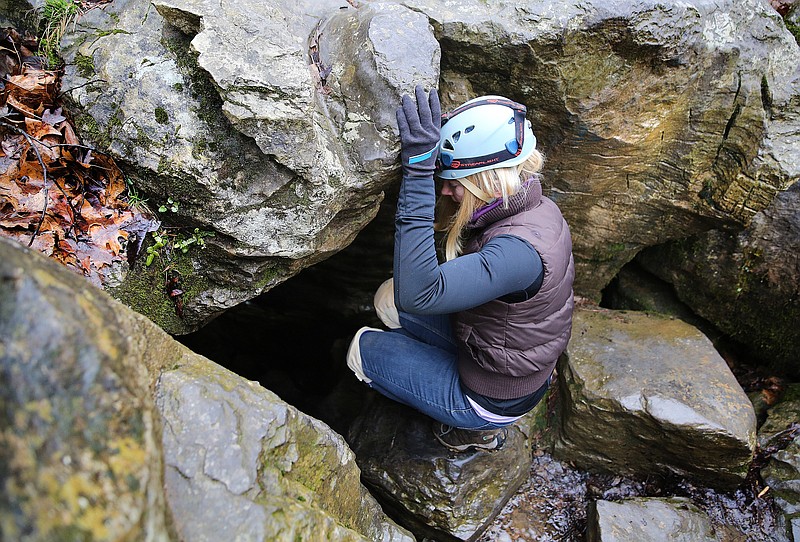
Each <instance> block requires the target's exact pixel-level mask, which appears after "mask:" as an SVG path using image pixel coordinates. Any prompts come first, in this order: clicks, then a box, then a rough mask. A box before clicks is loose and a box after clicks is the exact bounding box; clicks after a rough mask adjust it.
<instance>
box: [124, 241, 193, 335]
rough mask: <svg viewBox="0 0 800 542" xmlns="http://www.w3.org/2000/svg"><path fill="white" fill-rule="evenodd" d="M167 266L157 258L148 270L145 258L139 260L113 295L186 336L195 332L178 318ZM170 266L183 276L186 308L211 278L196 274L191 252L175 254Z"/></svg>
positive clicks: (164, 326) (159, 323)
mask: <svg viewBox="0 0 800 542" xmlns="http://www.w3.org/2000/svg"><path fill="white" fill-rule="evenodd" d="M164 265H165V262H163V261H161V260H158V259H156V261H155V262H154V263H153V265H151V266H150V267H145V265H144V258H139V260H138V261H137V263H136V266H135V267H134V269H132V270H131V272H130V273H129V274H128V276H127V277H126V278H125V281H124V282H123V283H122V285H120V286H119V287H117V288H113V289H111V290H110V291H109V293H110V294H111V295H112V296H113V297H115V298H116V299H118V300H119V301H121V302H123V303H125V304H126V305H128V306H129V307H131V308H132V309H133V310H135V311H136V312H138V313H140V314H143V315H145V316H147V317H148V318H150V319H151V320H153V321H154V322H155V323H156V324H158V325H159V326H161V328H163V329H164V330H165V331H167V332H168V333H185V332H188V331H190V330H191V329H190V325H189V324H187V323H186V322H184V320H183V319H181V318H180V317H179V316H178V314H177V312H176V308H175V304H174V303H173V302H172V300H171V299H170V298H169V297H168V296H167V293H166V291H165V284H164ZM169 266H170V269H172V270H174V271H175V272H177V273H179V274H180V275H181V286H182V290H183V291H184V293H183V296H182V301H183V304H184V306H186V305H189V304H190V303H191V301H192V300H193V299H195V298H196V297H197V296H199V295H200V294H201V293H203V292H205V291H206V290H207V289H208V288H209V282H208V279H207V278H206V277H204V276H202V275H199V274H198V273H197V272H196V271H195V269H194V263H193V259H192V254H191V253H188V254H180V253H178V254H174V255H173V259H172V261H170V262H169Z"/></svg>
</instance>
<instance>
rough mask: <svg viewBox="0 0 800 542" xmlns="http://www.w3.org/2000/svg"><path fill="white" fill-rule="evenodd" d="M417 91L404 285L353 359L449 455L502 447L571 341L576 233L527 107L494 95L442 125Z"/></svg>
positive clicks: (408, 158)
mask: <svg viewBox="0 0 800 542" xmlns="http://www.w3.org/2000/svg"><path fill="white" fill-rule="evenodd" d="M415 94H416V99H414V98H411V97H410V96H407V95H406V96H403V98H402V107H400V108H399V109H398V110H397V123H398V127H399V129H400V140H401V159H402V163H403V181H402V185H401V189H400V195H399V199H398V203H397V214H396V219H395V223H396V229H395V252H394V278H393V280H392V279H389V280H388V281H387V282H386V283H384V284H383V285H382V286H381V287H380V288H379V290H378V292H377V293H376V295H375V307H376V310H377V312H378V315H379V316H380V318H381V320H382V321H383V322H384V324H386V326H387V327H388V328H389V331H388V332H383V331H382V330H379V329H374V328H367V327H365V328H361V329H360V330H359V331H358V332H357V333H356V335H355V337H354V338H353V341H352V343H351V345H350V348H349V351H348V355H347V363H348V366H349V367H350V368H351V369H352V370H353V372H354V373H355V374H356V376H357V377H358V378H359V379H361V380H362V381H364V382H366V383H367V384H369V385H370V386H371V387H372V388H374V389H376V390H377V391H379V392H380V393H382V394H383V395H385V396H387V397H389V398H391V399H394V400H396V401H399V402H401V403H404V404H406V405H409V406H411V407H414V408H416V409H418V410H419V411H421V412H423V413H425V414H427V415H428V416H430V417H431V418H433V419H434V420H436V422H437V423H435V424H434V434H435V436H436V438H437V439H438V440H439V441H440V442H441V443H442V444H444V445H445V446H447V447H448V448H449V449H451V450H455V451H463V450H467V449H483V450H496V449H499V448H500V447H501V446H502V445H503V443H504V441H505V438H506V435H507V432H506V427H507V426H508V425H509V424H511V423H513V422H514V421H516V420H517V419H519V418H520V417H522V415H524V414H525V413H526V412H528V411H529V410H531V409H532V408H533V407H534V406H535V405H536V404H537V403H538V402H539V401H540V400H541V398H542V396H543V395H544V393H545V392H546V391H547V388H548V386H549V384H550V377H551V375H552V372H553V369H554V367H555V364H556V360H557V358H558V356H559V355H560V354H561V352H562V351H563V350H564V349H565V348H566V346H567V342H568V341H569V337H570V332H571V326H572V308H573V297H572V280H573V277H574V266H573V261H572V242H571V238H570V234H569V227H568V226H567V223H566V222H565V221H564V218H563V217H562V216H561V212H560V211H559V209H558V207H557V206H556V205H555V204H554V203H553V202H552V201H550V200H549V199H548V198H545V197H542V188H541V184H540V181H539V175H538V172H539V170H540V169H541V166H542V162H543V159H542V155H541V154H540V153H539V152H538V151H536V148H535V147H536V138H535V137H534V135H533V132H532V130H531V125H530V122H529V121H527V120H526V119H525V107H524V106H522V105H520V104H517V103H515V102H512V101H511V100H508V99H506V98H502V97H499V96H485V97H481V98H476V99H475V100H470V101H469V102H467V103H465V104H464V105H462V106H460V107H458V108H457V109H455V110H454V111H453V112H451V113H449V114H448V115H445V116H444V117H442V116H441V114H440V106H439V97H438V95H437V93H436V91H434V90H431V91H430V93H429V94H428V93H426V92H425V91H424V90H423V89H422V88H421V87H417V88H416V91H415ZM440 119H441V120H442V121H444V125H443V126H442V128H441V129H440ZM434 173H436V175H437V176H438V177H439V178H440V179H441V181H442V186H441V191H440V194H441V197H440V201H439V204H440V205H439V220H438V221H437V222H436V226H437V227H438V228H440V229H443V230H444V231H445V232H446V237H445V253H446V260H447V261H446V262H445V263H442V264H440V263H439V262H438V260H437V256H436V248H435V245H434V227H435V224H434V207H435V203H436V201H435V199H436V196H435V189H434Z"/></svg>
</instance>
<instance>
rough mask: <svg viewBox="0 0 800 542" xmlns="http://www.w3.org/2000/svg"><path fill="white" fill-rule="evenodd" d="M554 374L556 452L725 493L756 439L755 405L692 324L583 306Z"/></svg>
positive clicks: (740, 476)
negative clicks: (690, 481)
mask: <svg viewBox="0 0 800 542" xmlns="http://www.w3.org/2000/svg"><path fill="white" fill-rule="evenodd" d="M558 371H559V409H560V414H559V427H558V433H557V438H556V442H555V452H556V454H557V457H559V458H561V459H563V460H569V461H573V462H575V463H576V464H577V465H579V466H582V467H583V468H592V469H600V470H604V471H607V472H612V473H620V474H626V475H632V476H641V477H645V476H649V475H653V474H656V475H658V474H661V475H665V474H676V475H679V476H684V477H688V478H691V479H694V480H697V481H701V482H702V483H705V484H707V485H709V486H711V487H717V488H723V489H724V488H731V487H735V486H736V485H738V484H739V483H741V482H742V481H743V480H744V477H745V475H746V474H747V471H748V467H749V465H750V462H751V460H752V457H753V452H754V449H755V444H756V434H755V430H756V419H755V413H754V411H753V406H752V404H751V403H750V401H749V400H748V398H747V396H746V395H745V393H744V391H743V390H742V388H741V387H740V386H739V384H738V383H737V381H736V379H735V378H734V376H733V374H732V373H731V372H730V369H728V366H727V365H726V363H725V361H724V360H723V359H722V358H721V357H720V355H719V354H718V353H717V351H716V350H715V349H714V347H713V345H712V344H711V341H709V340H708V339H707V338H706V337H705V336H704V335H703V334H702V333H700V332H699V331H697V329H695V328H694V327H692V326H690V325H688V324H686V323H684V322H682V321H680V320H675V319H672V318H668V317H664V316H659V315H656V314H646V313H636V312H625V311H609V310H603V309H591V308H587V307H584V308H582V309H580V310H577V311H576V313H575V318H574V324H573V332H572V340H571V341H570V344H569V346H568V348H567V353H566V354H565V355H564V356H562V359H561V360H560V361H559V366H558Z"/></svg>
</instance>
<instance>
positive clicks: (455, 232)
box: [434, 149, 544, 261]
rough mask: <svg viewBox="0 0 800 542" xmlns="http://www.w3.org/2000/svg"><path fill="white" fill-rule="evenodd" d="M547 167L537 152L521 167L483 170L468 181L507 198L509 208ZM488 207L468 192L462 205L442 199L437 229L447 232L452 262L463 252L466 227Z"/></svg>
mask: <svg viewBox="0 0 800 542" xmlns="http://www.w3.org/2000/svg"><path fill="white" fill-rule="evenodd" d="M543 164H544V156H542V154H541V153H540V152H539V151H537V150H536V149H534V150H533V153H531V155H530V156H529V157H528V158H527V160H525V161H524V162H522V163H521V164H519V165H516V166H511V167H500V168H495V169H487V170H485V171H479V172H478V173H473V174H472V175H468V176H467V177H466V179H467V180H468V181H470V182H472V183H473V184H474V185H476V186H477V187H478V188H480V189H481V190H483V191H484V192H485V193H486V194H488V195H490V196H492V197H500V198H503V206H504V208H508V198H509V197H510V196H513V195H514V194H516V193H517V192H518V191H519V189H520V187H521V186H522V184H523V183H524V182H525V181H526V180H528V179H529V178H530V177H534V176H538V174H539V171H541V169H542V165H543ZM457 180H458V179H456V181H457ZM484 205H486V203H485V202H484V201H482V200H480V199H479V198H478V197H476V196H475V195H474V194H472V192H470V191H469V190H464V197H463V198H462V199H461V203H460V204H459V203H456V202H454V201H453V200H452V199H451V198H450V197H439V201H438V202H437V204H436V222H435V223H434V229H436V231H444V232H446V235H445V242H444V246H445V257H446V259H447V260H448V261H450V260H452V259H453V258H456V257H458V256H459V255H461V253H462V252H463V245H462V243H463V237H462V234H463V232H464V228H465V227H466V225H467V223H468V222H469V220H470V219H471V218H472V216H473V215H474V214H475V211H477V210H478V209H480V208H481V207H482V206H484Z"/></svg>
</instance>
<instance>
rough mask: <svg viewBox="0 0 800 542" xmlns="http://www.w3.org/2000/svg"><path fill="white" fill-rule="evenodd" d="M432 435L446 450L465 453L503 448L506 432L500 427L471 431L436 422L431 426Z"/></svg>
mask: <svg viewBox="0 0 800 542" xmlns="http://www.w3.org/2000/svg"><path fill="white" fill-rule="evenodd" d="M433 435H434V436H435V437H436V440H438V441H439V442H441V443H442V444H443V445H444V446H445V447H447V449H449V450H452V451H454V452H465V451H467V450H489V451H492V450H499V449H500V448H502V447H503V444H504V443H505V442H506V437H507V436H508V430H507V429H506V428H505V427H501V428H500V429H490V430H488V431H473V430H470V429H459V428H457V427H451V426H449V425H446V424H443V423H438V422H436V423H434V424H433Z"/></svg>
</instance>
